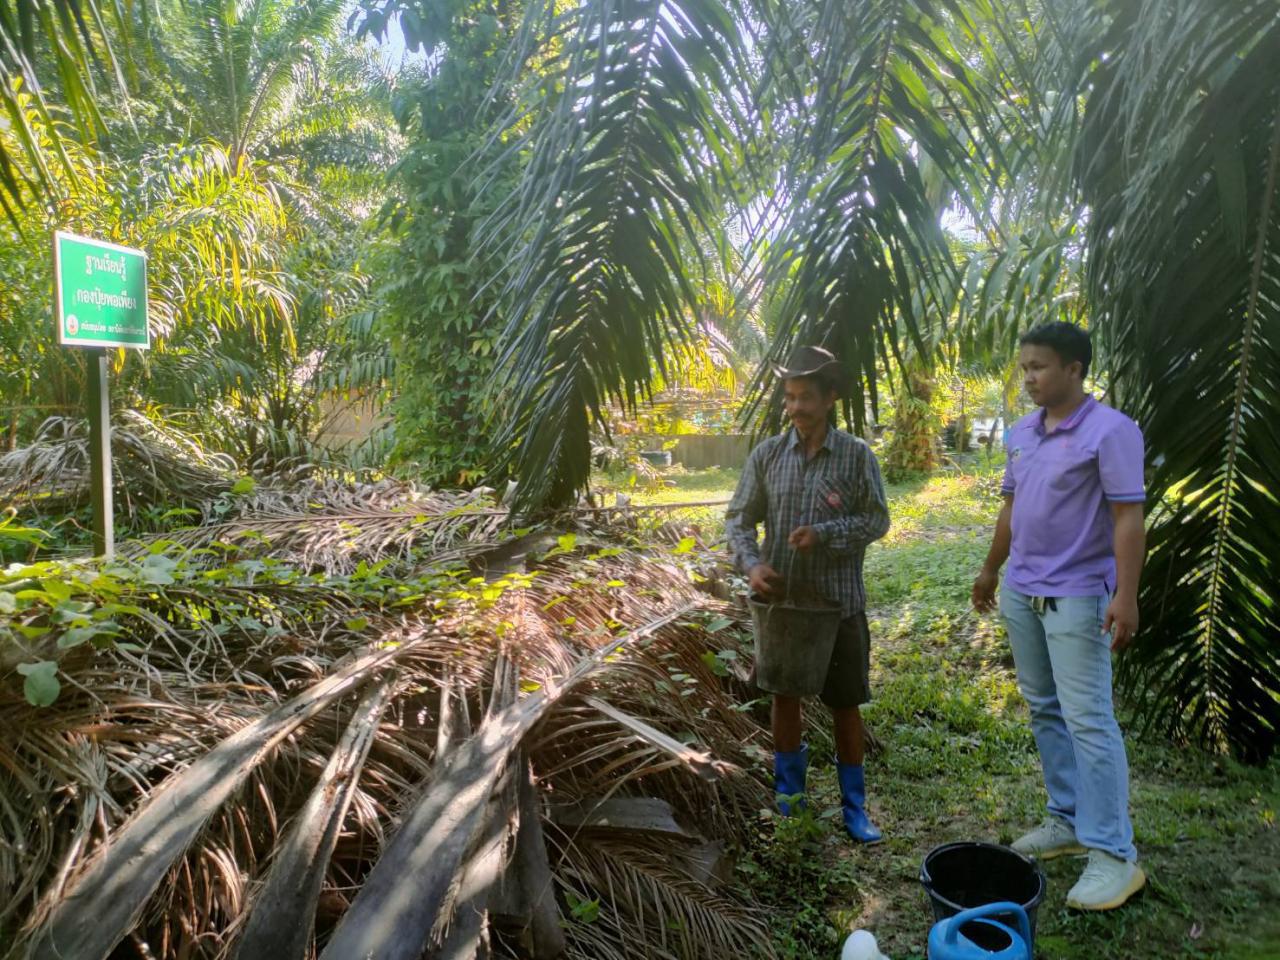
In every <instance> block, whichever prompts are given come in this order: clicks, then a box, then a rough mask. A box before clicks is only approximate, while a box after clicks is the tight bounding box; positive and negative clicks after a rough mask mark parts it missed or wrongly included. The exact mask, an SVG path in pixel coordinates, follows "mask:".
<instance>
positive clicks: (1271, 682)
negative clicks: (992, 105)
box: [1080, 0, 1280, 758]
mask: <svg viewBox="0 0 1280 960" xmlns="http://www.w3.org/2000/svg"><path fill="white" fill-rule="evenodd" d="M1114 9H1115V12H1116V21H1115V23H1114V25H1113V28H1112V31H1111V33H1110V34H1109V36H1108V45H1109V49H1111V50H1112V51H1113V55H1112V56H1111V57H1110V58H1109V59H1108V61H1107V62H1106V63H1105V64H1104V65H1103V66H1102V67H1101V68H1100V70H1099V71H1098V74H1097V76H1096V80H1095V82H1096V84H1097V88H1096V91H1095V92H1094V94H1093V95H1092V96H1091V98H1090V101H1089V112H1088V115H1087V118H1086V129H1085V134H1086V136H1085V140H1084V143H1083V145H1082V150H1081V152H1080V164H1081V168H1082V170H1083V178H1084V185H1085V189H1086V199H1087V200H1088V202H1089V203H1090V204H1091V206H1092V208H1093V213H1092V216H1091V219H1090V225H1089V229H1090V241H1091V250H1090V263H1089V287H1090V296H1091V300H1092V301H1093V304H1094V306H1095V309H1096V311H1097V314H1096V318H1097V323H1098V326H1099V328H1100V329H1101V331H1102V339H1103V346H1104V348H1105V353H1106V356H1107V357H1108V359H1109V362H1110V365H1111V368H1112V369H1111V374H1112V378H1113V382H1114V384H1115V389H1116V394H1117V396H1118V398H1119V400H1120V401H1121V403H1122V404H1123V405H1124V406H1125V407H1126V408H1127V409H1128V410H1129V411H1131V412H1132V413H1133V414H1134V415H1135V417H1136V419H1137V420H1138V422H1139V423H1140V424H1141V425H1142V427H1143V428H1144V430H1145V433H1146V437H1147V444H1148V455H1149V458H1150V461H1151V464H1152V468H1153V469H1152V477H1151V482H1150V492H1149V495H1150V498H1151V502H1152V504H1153V507H1152V521H1151V529H1150V534H1149V560H1148V567H1147V571H1146V576H1145V579H1144V585H1143V610H1144V615H1145V616H1146V617H1147V618H1148V619H1147V624H1146V626H1145V627H1144V629H1143V632H1142V633H1141V634H1140V636H1139V638H1138V640H1137V642H1136V644H1135V648H1134V649H1133V651H1132V653H1131V654H1130V655H1129V657H1128V658H1127V659H1126V660H1125V661H1124V670H1123V679H1124V681H1125V684H1126V687H1127V689H1128V690H1129V691H1130V692H1131V693H1133V694H1135V696H1136V697H1137V699H1138V701H1139V702H1140V703H1141V704H1142V705H1143V706H1144V707H1145V711H1144V712H1145V714H1146V717H1147V719H1148V720H1149V721H1150V722H1152V723H1156V724H1158V725H1159V726H1160V727H1162V728H1165V729H1168V730H1172V731H1175V732H1182V733H1188V734H1192V735H1195V736H1197V737H1199V738H1201V739H1204V740H1206V741H1208V742H1210V743H1216V744H1223V743H1225V744H1229V745H1230V746H1231V747H1232V748H1233V749H1234V750H1235V751H1237V752H1238V753H1239V754H1241V755H1244V756H1247V757H1253V758H1258V757H1265V756H1267V755H1269V754H1270V753H1271V751H1272V750H1273V749H1274V746H1275V742H1276V736H1277V727H1278V725H1280V680H1278V679H1277V678H1280V653H1278V652H1277V647H1276V642H1275V638H1276V636H1277V635H1280V592H1278V591H1277V583H1280V577H1278V576H1277V573H1278V570H1277V565H1276V563H1277V557H1280V530H1278V529H1277V526H1276V524H1275V517H1276V516H1277V513H1278V510H1280V490H1278V489H1277V487H1276V482H1275V476H1276V474H1275V464H1276V463H1277V462H1280V459H1278V458H1280V429H1278V428H1277V423H1280V401H1278V400H1277V392H1276V389H1275V384H1276V383H1280V308H1277V304H1278V303H1280V188H1278V186H1277V181H1278V179H1280V71H1277V70H1276V67H1275V65H1276V63H1277V62H1280V16H1277V13H1278V10H1277V6H1276V4H1275V3H1274V2H1246V3H1241V4H1219V3H1215V2H1212V0H1197V2H1190V3H1181V4H1170V3H1158V2H1147V3H1117V4H1115V5H1114Z"/></svg>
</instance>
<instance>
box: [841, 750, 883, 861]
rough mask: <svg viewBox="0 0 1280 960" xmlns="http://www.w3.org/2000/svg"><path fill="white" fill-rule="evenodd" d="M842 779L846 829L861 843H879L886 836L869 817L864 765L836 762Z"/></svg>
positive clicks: (842, 799) (842, 804)
mask: <svg viewBox="0 0 1280 960" xmlns="http://www.w3.org/2000/svg"><path fill="white" fill-rule="evenodd" d="M836 774H837V775H838V776H839V777H840V802H841V806H843V807H844V828H845V829H846V830H848V831H849V836H851V837H853V839H855V840H857V841H858V842H859V843H879V842H880V841H881V839H883V837H884V835H883V834H882V833H881V832H880V831H879V830H878V829H876V825H875V824H874V823H872V822H871V818H870V817H868V816H867V781H866V778H865V776H864V775H863V771H862V764H860V763H859V764H853V763H840V762H839V761H837V762H836Z"/></svg>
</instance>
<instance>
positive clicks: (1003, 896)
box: [920, 841, 1046, 955]
mask: <svg viewBox="0 0 1280 960" xmlns="http://www.w3.org/2000/svg"><path fill="white" fill-rule="evenodd" d="M920 883H921V884H922V885H923V886H924V892H925V893H926V894H927V895H928V897H929V906H930V907H932V908H933V919H934V920H935V921H938V920H945V919H946V918H947V917H954V916H955V915H956V914H957V913H960V912H961V911H962V910H968V909H970V908H972V907H980V906H982V905H983V904H987V903H999V902H1000V901H1002V900H1003V901H1009V902H1010V903H1016V904H1019V905H1020V906H1021V907H1022V909H1023V910H1025V911H1026V913H1027V920H1028V921H1029V922H1030V924H1031V948H1032V955H1034V954H1035V939H1036V910H1037V909H1038V908H1039V907H1040V904H1041V902H1042V901H1043V900H1044V892H1045V887H1046V881H1045V878H1044V871H1043V870H1041V869H1040V866H1039V864H1037V863H1036V862H1035V861H1034V860H1032V859H1031V858H1030V857H1025V856H1023V855H1022V854H1020V853H1018V851H1016V850H1013V849H1010V848H1009V847H1002V846H999V845H998V844H994V843H980V842H977V841H965V842H961V843H947V844H943V845H942V846H940V847H934V848H933V849H932V850H930V851H929V853H928V854H927V855H926V856H925V858H924V863H923V864H921V865H920ZM991 919H993V920H996V921H998V922H1000V923H1003V924H1004V925H1005V926H1007V927H1010V928H1012V929H1017V920H1016V918H1015V917H1014V916H1013V915H1012V914H996V915H995V916H993V917H992V918H991Z"/></svg>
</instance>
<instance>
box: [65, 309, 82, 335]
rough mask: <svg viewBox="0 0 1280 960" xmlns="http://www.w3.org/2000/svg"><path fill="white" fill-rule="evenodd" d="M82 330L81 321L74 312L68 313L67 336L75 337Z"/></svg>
mask: <svg viewBox="0 0 1280 960" xmlns="http://www.w3.org/2000/svg"><path fill="white" fill-rule="evenodd" d="M79 332H80V321H79V320H78V319H77V318H76V315H75V314H74V313H71V314H68V315H67V336H68V337H74V336H75V335H76V334H77V333H79Z"/></svg>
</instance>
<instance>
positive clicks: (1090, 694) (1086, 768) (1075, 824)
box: [1000, 584, 1138, 861]
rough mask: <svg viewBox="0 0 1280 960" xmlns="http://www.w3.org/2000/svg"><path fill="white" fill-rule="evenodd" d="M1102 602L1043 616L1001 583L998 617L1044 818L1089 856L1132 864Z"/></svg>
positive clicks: (1091, 600)
mask: <svg viewBox="0 0 1280 960" xmlns="http://www.w3.org/2000/svg"><path fill="white" fill-rule="evenodd" d="M1108 602H1109V601H1108V598H1107V597H1105V596H1096V597H1058V598H1056V600H1055V601H1054V603H1055V605H1056V606H1057V609H1056V610H1054V609H1052V607H1051V606H1048V605H1046V607H1045V610H1044V612H1043V613H1037V612H1036V611H1035V610H1034V609H1033V608H1032V605H1031V603H1032V598H1031V597H1029V596H1027V595H1026V594H1024V593H1019V592H1018V591H1017V590H1013V589H1011V588H1010V587H1009V586H1008V585H1007V584H1006V585H1005V586H1004V587H1003V588H1002V589H1001V591H1000V615H1001V616H1002V617H1003V618H1004V622H1005V625H1006V626H1007V627H1008V629H1009V644H1010V646H1012V647H1013V662H1014V664H1015V665H1016V666H1017V668H1018V687H1019V689H1021V690H1022V695H1023V696H1024V697H1025V698H1026V700H1027V704H1028V705H1029V706H1030V707H1031V732H1032V733H1033V734H1034V735H1035V738H1036V747H1037V748H1039V750H1040V764H1041V766H1042V767H1043V769H1044V784H1045V787H1046V788H1047V789H1048V791H1049V812H1050V813H1051V814H1053V815H1054V816H1055V817H1058V818H1059V819H1061V820H1064V821H1066V822H1067V823H1068V824H1070V825H1071V827H1072V828H1074V829H1075V832H1076V839H1077V840H1079V841H1080V843H1081V845H1082V846H1084V847H1088V848H1089V849H1091V850H1102V851H1105V852H1106V853H1109V854H1111V855H1112V856H1116V857H1120V858H1121V859H1123V860H1130V861H1132V860H1136V859H1137V858H1138V851H1137V850H1136V849H1134V846H1133V826H1132V824H1131V823H1130V822H1129V761H1128V759H1127V758H1126V756H1125V752H1124V738H1123V736H1122V735H1121V733H1120V725H1119V724H1117V723H1116V715H1115V709H1114V707H1113V706H1112V702H1111V644H1110V640H1109V638H1108V637H1105V636H1103V633H1102V621H1103V618H1104V617H1105V615H1106V609H1107V603H1108Z"/></svg>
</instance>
